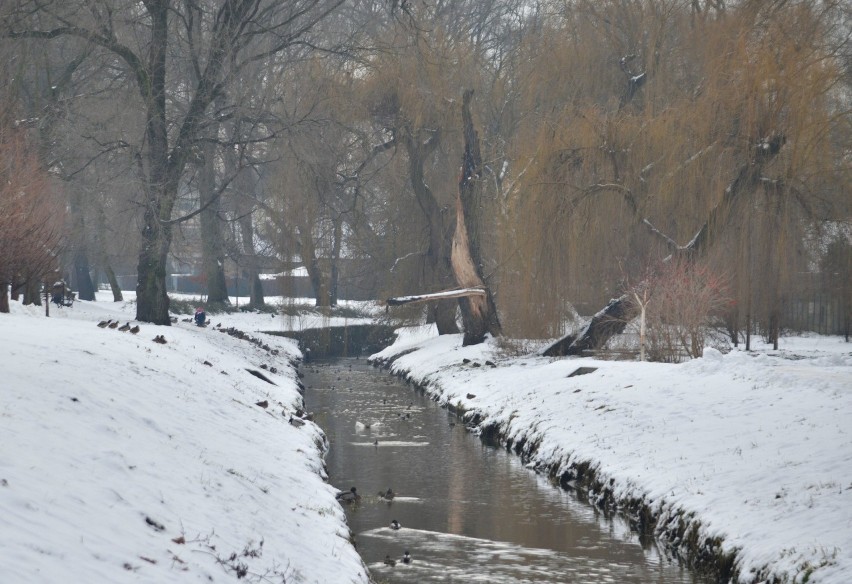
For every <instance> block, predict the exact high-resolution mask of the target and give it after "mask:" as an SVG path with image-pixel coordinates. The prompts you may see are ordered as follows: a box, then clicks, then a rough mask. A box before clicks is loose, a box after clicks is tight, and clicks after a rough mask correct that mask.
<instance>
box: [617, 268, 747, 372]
mask: <svg viewBox="0 0 852 584" xmlns="http://www.w3.org/2000/svg"><path fill="white" fill-rule="evenodd" d="M633 292H636V294H635V295H634V294H633V293H632V292H631V297H633V298H634V300H633V302H634V303H635V304H636V308H637V310H639V309H641V304H642V303H644V304H645V322H646V329H647V332H646V347H647V350H648V358H649V359H650V360H651V361H662V362H667V363H676V362H678V361H681V360H682V359H683V357H691V358H696V357H700V356H701V354H702V351H703V350H704V346H705V344H706V343H707V342H708V340H711V341H712V342H713V343H714V344H718V342H719V339H718V337H716V336H714V337H713V338H712V339H710V336H711V333H712V331H713V330H714V327H713V324H714V322H715V321H716V320H717V319H718V318H720V316H721V315H722V314H723V313H724V311H725V310H726V309H728V308H729V307H730V305H731V298H730V297H729V296H728V284H727V278H726V277H725V276H723V275H720V274H718V273H715V272H713V271H712V270H711V269H710V268H709V267H708V266H707V265H705V264H703V263H700V262H696V261H694V260H692V259H690V258H672V259H671V260H670V261H669V262H667V263H665V264H664V265H663V267H662V268H661V269H659V270H658V271H657V272H656V273H655V274H654V275H652V276H651V277H649V278H648V279H647V280H646V281H645V282H643V284H642V285H641V286H639V287H636V288H634V290H633ZM635 296H639V298H640V299H643V300H642V302H641V303H640V302H639V301H638V300H636V299H635Z"/></svg>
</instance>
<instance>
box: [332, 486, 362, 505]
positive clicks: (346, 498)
mask: <svg viewBox="0 0 852 584" xmlns="http://www.w3.org/2000/svg"><path fill="white" fill-rule="evenodd" d="M337 500H338V501H340V502H341V503H357V502H358V501H360V500H361V495H359V494H358V490H357V489H356V488H355V487H352V488H351V489H349V490H348V491H340V492H339V493H337Z"/></svg>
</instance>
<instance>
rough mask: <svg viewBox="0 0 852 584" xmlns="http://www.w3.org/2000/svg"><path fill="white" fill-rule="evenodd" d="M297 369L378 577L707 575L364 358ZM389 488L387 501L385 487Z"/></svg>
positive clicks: (664, 582)
mask: <svg viewBox="0 0 852 584" xmlns="http://www.w3.org/2000/svg"><path fill="white" fill-rule="evenodd" d="M302 371H303V373H304V374H305V377H304V379H303V381H304V383H305V386H306V388H307V390H306V392H305V402H306V406H307V408H308V410H310V411H313V412H314V415H315V421H316V422H317V423H318V424H319V425H320V426H321V427H322V428H323V430H324V431H325V433H326V435H327V436H328V439H329V442H330V444H331V448H330V452H329V454H328V457H327V459H326V461H327V465H328V472H329V477H330V481H331V483H332V484H333V485H335V486H336V487H337V488H339V489H340V490H341V491H348V490H349V489H350V487H352V486H355V487H356V488H357V492H358V494H359V495H360V496H361V500H360V501H358V502H357V503H355V504H351V505H346V507H347V520H348V523H349V526H350V529H351V530H352V533H353V534H354V536H355V542H356V545H357V549H358V551H359V553H360V554H361V557H362V558H363V560H364V563H365V564H367V566H368V567H369V569H370V572H371V575H372V577H373V579H374V580H375V581H376V582H378V583H384V582H387V583H401V582H408V583H424V582H488V583H490V584H504V583H505V584H509V583H520V582H566V583H567V582H570V583H578V584H582V583H589V584H592V583H594V584H600V583H606V582H613V583H637V584H640V583H641V584H649V583H657V584H675V583H677V584H708V583H709V582H711V581H712V580H710V579H702V578H701V577H700V576H697V575H695V574H692V573H691V572H689V571H688V570H686V569H684V568H683V567H681V566H680V565H679V564H678V563H677V562H672V561H670V560H669V559H667V558H666V557H665V556H664V555H663V554H662V553H661V552H660V551H659V550H658V549H657V548H656V546H655V545H653V544H651V545H649V546H644V547H643V546H642V545H640V543H639V537H638V535H637V534H635V533H634V532H631V530H630V528H629V526H628V524H627V522H626V520H623V519H621V518H614V519H606V518H604V517H603V515H602V514H601V513H600V512H598V511H597V510H596V509H595V508H594V507H593V506H591V505H589V504H587V503H583V502H581V501H579V500H578V499H577V497H576V495H574V494H572V493H570V492H568V491H565V490H563V489H561V488H559V487H557V486H554V485H552V484H551V483H550V482H549V481H548V480H547V479H546V478H545V477H543V476H540V475H537V474H536V473H535V472H533V471H531V470H529V469H527V468H525V466H524V465H523V463H522V462H521V459H520V458H519V457H518V456H515V455H512V454H510V453H508V452H506V451H505V450H503V449H501V448H494V447H491V446H487V445H485V444H483V442H482V441H481V440H480V439H479V438H478V437H477V436H475V435H473V434H471V433H469V432H467V431H466V430H465V428H464V426H463V424H462V423H461V422H460V420H459V419H458V418H456V416H455V415H453V414H450V413H448V412H447V411H446V410H444V409H442V408H441V407H439V406H438V405H437V404H435V403H434V402H432V401H431V400H430V399H429V398H428V397H426V396H425V395H423V394H422V393H421V392H418V391H415V390H413V389H412V388H411V387H410V386H408V385H407V384H405V383H404V382H402V381H401V380H398V379H396V378H394V377H392V376H390V375H388V374H387V373H385V372H382V371H380V370H377V369H375V368H373V367H371V366H370V365H369V364H368V363H367V362H366V361H364V360H356V359H337V360H328V361H320V362H312V363H307V364H305V365H303V367H302ZM388 489H392V490H393V492H394V494H395V496H394V498H393V499H392V500H391V501H387V500H386V499H384V498H382V497H380V496H379V493H380V492H385V491H387V490H388ZM394 519H395V520H397V521H398V522H399V524H400V525H401V528H400V529H398V530H394V529H391V527H390V525H391V521H393V520H394ZM406 550H408V551H409V552H410V555H411V562H410V563H407V564H406V563H403V562H402V561H401V558H402V556H403V554H404V552H405V551H406ZM386 557H389V558H390V559H392V560H394V561H395V562H396V565H395V566H390V565H386V564H385V562H384V560H385V558H386Z"/></svg>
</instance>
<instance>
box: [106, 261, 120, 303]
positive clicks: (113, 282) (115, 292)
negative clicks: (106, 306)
mask: <svg viewBox="0 0 852 584" xmlns="http://www.w3.org/2000/svg"><path fill="white" fill-rule="evenodd" d="M103 268H104V272H105V273H106V276H107V280H109V287H110V289H111V290H112V301H113V302H122V301H123V300H124V295H123V294H122V293H121V287H120V286H119V285H118V278H116V277H115V272H114V271H113V269H112V266H110V265H109V264H104V266H103Z"/></svg>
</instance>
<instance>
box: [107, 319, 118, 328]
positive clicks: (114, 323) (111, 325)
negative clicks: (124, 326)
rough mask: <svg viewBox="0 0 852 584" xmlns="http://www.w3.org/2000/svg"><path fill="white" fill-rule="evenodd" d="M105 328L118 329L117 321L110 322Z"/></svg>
mask: <svg viewBox="0 0 852 584" xmlns="http://www.w3.org/2000/svg"><path fill="white" fill-rule="evenodd" d="M107 326H108V327H109V328H111V329H114V328H118V321H115V322H111V323H109V324H108V325H107Z"/></svg>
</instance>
